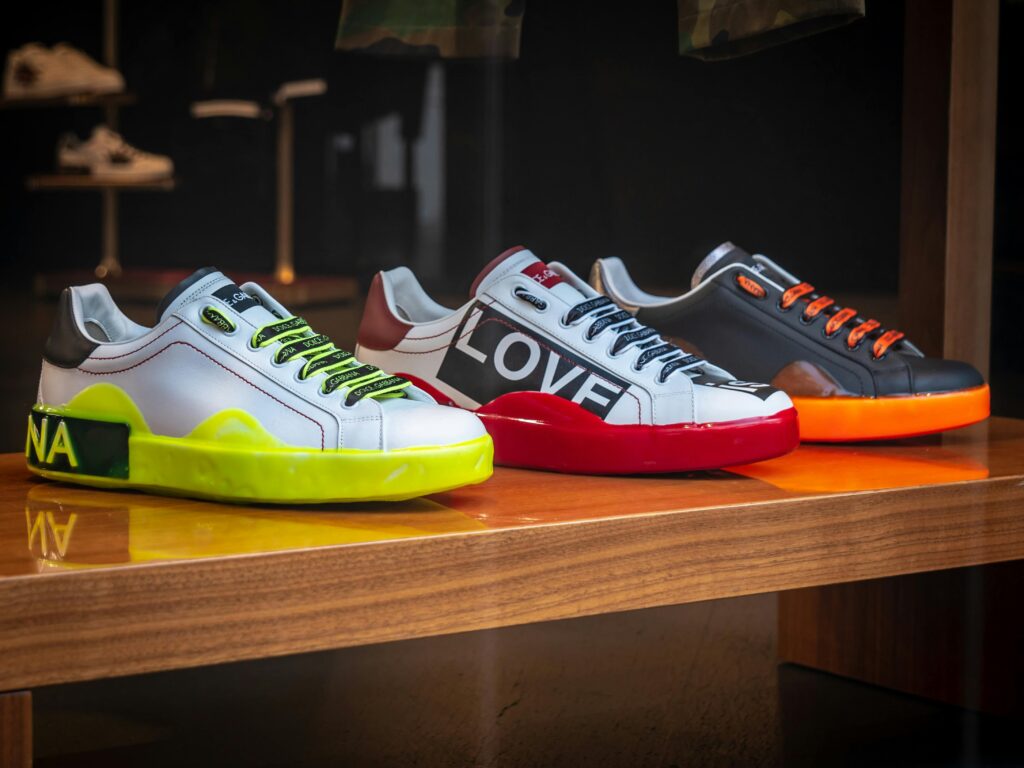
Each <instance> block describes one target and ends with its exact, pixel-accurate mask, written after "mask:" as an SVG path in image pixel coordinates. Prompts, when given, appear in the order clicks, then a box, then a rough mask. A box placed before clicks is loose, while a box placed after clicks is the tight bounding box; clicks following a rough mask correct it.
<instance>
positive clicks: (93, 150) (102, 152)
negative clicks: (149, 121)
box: [57, 125, 174, 181]
mask: <svg viewBox="0 0 1024 768" xmlns="http://www.w3.org/2000/svg"><path fill="white" fill-rule="evenodd" d="M57 167H58V169H59V170H60V172H61V173H82V174H88V175H90V176H92V177H93V178H95V179H98V180H107V181H110V180H122V181H160V180H162V179H169V178H171V176H173V175H174V163H173V162H172V161H171V158H169V157H167V156H166V155H154V154H151V153H149V152H143V151H142V150H141V149H136V148H135V147H133V146H132V145H131V144H129V143H128V142H127V141H125V140H124V138H123V137H122V136H121V134H119V133H117V132H116V131H112V130H110V129H109V128H108V127H107V126H105V125H97V126H96V127H95V128H94V129H93V131H92V136H90V137H89V139H88V140H87V141H82V140H81V139H79V138H78V136H76V135H75V134H73V133H66V134H64V135H63V136H62V137H61V138H60V140H59V141H58V142H57Z"/></svg>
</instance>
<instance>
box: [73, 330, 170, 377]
mask: <svg viewBox="0 0 1024 768" xmlns="http://www.w3.org/2000/svg"><path fill="white" fill-rule="evenodd" d="M183 324H184V322H183V321H182V320H179V321H178V322H176V323H175V324H174V325H172V326H171V327H170V328H168V329H167V330H166V331H164V332H163V333H161V334H160V335H159V336H154V337H153V338H152V339H150V340H149V341H147V342H146V343H145V344H143V345H142V346H141V347H136V348H135V349H133V350H132V351H131V352H125V353H124V354H123V355H114V356H113V357H90V358H88V359H89V360H120V359H121V358H122V357H128V356H129V355H134V354H135V353H136V352H139V351H140V350H143V349H145V348H146V347H148V346H149V345H150V344H153V343H155V342H156V340H157V339H159V338H161V337H163V336H166V335H167V334H168V333H170V332H171V331H173V330H174V329H175V328H177V327H178V326H179V325H183ZM86 373H88V371H86Z"/></svg>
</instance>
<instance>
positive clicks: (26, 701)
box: [0, 691, 32, 768]
mask: <svg viewBox="0 0 1024 768" xmlns="http://www.w3.org/2000/svg"><path fill="white" fill-rule="evenodd" d="M31 766H32V694H31V693H29V692H28V691H16V692H14V693H0V768H31Z"/></svg>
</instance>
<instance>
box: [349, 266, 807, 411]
mask: <svg viewBox="0 0 1024 768" xmlns="http://www.w3.org/2000/svg"><path fill="white" fill-rule="evenodd" d="M536 261H537V257H536V256H534V255H533V254H532V253H531V252H529V251H526V250H522V251H519V252H517V253H514V254H512V255H510V256H509V257H508V258H507V259H506V260H505V261H504V262H501V263H500V264H499V265H498V266H497V267H495V268H494V269H493V270H492V271H491V272H490V273H489V274H488V275H487V277H486V279H485V280H483V281H482V283H481V285H480V287H479V289H478V292H477V296H476V298H475V299H474V300H472V301H470V302H468V303H467V304H465V305H464V306H462V307H461V308H459V309H458V310H454V311H450V313H449V314H448V315H447V316H445V317H441V318H436V316H434V317H429V318H417V317H416V316H415V312H414V310H413V311H410V309H409V308H410V307H413V308H415V307H417V306H422V305H423V304H424V302H423V300H422V297H419V296H416V295H414V293H415V291H419V292H420V293H422V289H421V288H419V286H418V284H416V285H415V286H414V287H411V286H410V282H409V279H408V278H409V276H410V274H411V273H408V270H406V269H404V268H400V269H401V270H402V271H401V272H400V273H399V271H398V270H393V271H391V272H383V273H381V274H382V279H383V281H384V288H385V290H384V295H385V297H386V298H387V300H388V302H389V304H391V305H392V306H391V309H392V311H393V312H394V313H395V314H396V316H397V317H401V318H402V319H403V320H406V321H407V322H409V323H410V324H411V329H410V331H409V333H408V334H407V335H406V337H405V338H404V339H402V340H401V341H400V342H399V343H398V344H397V345H396V346H395V347H394V348H393V349H388V350H372V349H368V348H364V347H359V348H357V354H358V355H359V357H360V359H362V360H365V361H367V362H372V363H374V364H375V365H378V366H380V367H382V368H385V369H387V370H392V371H397V372H403V373H408V374H411V375H413V376H416V377H418V378H421V379H423V380H424V381H425V382H427V383H429V384H430V385H431V386H434V387H436V388H437V389H438V390H439V391H441V392H443V393H444V394H445V395H447V396H449V397H450V398H451V399H452V400H453V401H454V402H455V403H456V404H457V405H460V406H462V407H464V408H469V409H474V408H477V407H479V406H481V405H483V404H484V403H480V402H476V401H474V400H473V399H472V398H471V397H469V396H468V395H467V394H465V393H464V392H462V391H460V390H459V389H458V388H457V387H456V386H453V385H450V384H448V383H445V382H444V381H441V380H440V379H439V378H438V371H439V369H440V368H441V365H442V362H443V361H444V359H445V355H446V354H447V353H448V350H449V347H450V346H452V345H453V344H454V345H456V346H457V347H458V348H459V349H461V350H462V351H463V352H465V353H466V354H470V355H474V356H477V359H478V360H480V362H481V363H485V362H486V363H487V364H491V365H494V366H496V367H498V370H499V371H501V372H502V375H503V376H505V378H513V379H514V377H515V376H517V375H520V373H519V372H517V371H516V370H510V369H509V368H508V366H507V365H506V361H505V360H503V359H499V354H498V353H499V352H500V351H501V348H500V347H499V350H497V351H496V354H495V355H494V359H489V360H487V361H484V360H482V359H480V356H482V355H483V354H484V353H482V352H480V351H479V350H477V349H473V348H471V347H469V348H468V349H467V347H468V339H469V337H470V336H471V335H472V333H473V331H474V330H475V327H476V324H477V323H478V322H479V320H480V316H481V314H482V311H481V309H480V307H479V306H478V305H477V302H480V303H481V304H483V305H485V306H487V307H490V308H494V309H497V310H499V311H500V312H501V313H502V314H503V315H505V316H507V317H508V318H509V319H511V320H513V321H514V322H517V323H519V324H521V325H524V326H528V327H529V328H530V329H531V331H533V332H535V333H536V335H537V336H538V337H540V338H541V339H543V338H544V337H547V338H549V339H551V340H552V341H554V342H555V343H556V344H557V346H558V347H561V348H562V349H566V350H568V351H569V352H571V353H572V354H575V355H577V356H579V357H581V358H584V359H586V360H588V361H590V362H592V363H593V366H594V367H595V368H598V369H603V370H605V371H607V372H608V373H609V374H612V375H614V376H615V377H617V378H618V379H621V380H623V381H625V382H627V384H628V387H627V388H626V390H625V392H624V393H623V395H622V396H621V397H620V398H619V399H618V400H617V401H616V402H615V404H614V406H613V407H612V409H611V410H610V411H609V412H608V413H607V415H606V416H605V421H606V422H607V423H609V424H648V425H650V424H679V423H693V422H698V423H704V422H720V421H732V420H736V419H744V418H751V417H756V416H766V415H771V414H774V413H777V412H779V411H782V410H785V409H787V408H790V407H792V402H791V401H790V400H789V398H788V397H787V396H786V394H785V393H783V392H774V393H773V394H771V396H770V397H768V398H767V399H762V398H761V397H758V396H756V395H755V394H752V393H751V392H749V391H742V390H743V388H742V387H737V388H732V389H728V388H722V387H720V386H705V385H703V384H698V383H695V382H694V381H693V380H692V379H691V378H690V376H688V375H687V374H686V373H685V372H676V373H673V374H672V375H670V376H669V377H668V379H667V380H666V381H665V382H663V383H661V382H659V381H658V374H659V372H660V370H661V368H662V364H661V363H660V362H659V361H657V360H655V361H653V362H651V363H649V364H648V365H646V366H645V367H644V368H643V369H641V370H637V369H636V368H635V367H634V364H635V362H636V360H637V358H638V357H639V355H640V353H641V350H639V349H637V348H636V347H635V346H634V347H631V348H629V349H627V350H625V351H624V352H622V353H620V355H618V356H612V355H611V354H610V350H611V348H612V345H613V344H614V342H615V340H616V338H617V334H616V333H615V332H614V331H612V330H609V329H606V330H605V331H604V332H602V333H601V334H599V335H598V336H597V337H596V338H594V339H593V340H588V339H587V337H586V330H587V328H588V327H589V326H590V324H591V323H592V321H593V319H592V318H584V319H583V320H581V321H579V322H576V323H574V324H572V325H566V324H565V323H564V322H563V318H564V317H565V316H566V314H567V312H568V311H569V310H570V309H571V308H572V307H573V306H574V305H576V304H578V303H579V302H581V301H584V300H585V299H587V298H593V297H596V296H598V294H597V292H595V291H594V290H593V289H591V288H590V287H589V286H588V285H587V284H586V283H585V282H583V281H582V280H580V279H579V278H578V277H577V276H576V275H574V274H573V273H572V272H571V271H570V270H569V269H568V268H567V267H565V266H564V265H561V264H558V263H552V264H550V265H548V266H549V268H550V269H551V270H553V271H554V272H556V273H557V274H558V275H559V276H560V277H561V279H562V281H563V282H560V283H558V284H556V285H553V286H552V287H551V288H547V287H545V286H544V285H541V284H540V283H538V282H537V281H536V280H534V279H531V277H530V276H528V275H527V274H524V273H523V269H524V268H526V267H528V266H529V265H530V264H532V263H534V262H536ZM396 273H398V274H400V276H401V279H400V280H395V279H394V277H395V275H396ZM517 289H522V290H524V291H528V292H529V293H531V294H533V295H535V296H537V297H538V298H540V299H542V301H543V303H545V304H546V306H545V307H544V308H538V307H536V306H534V305H533V304H531V303H528V302H526V301H524V300H522V299H520V298H517V297H516V295H515V291H516V290H517ZM399 307H401V309H399ZM467 313H468V314H467ZM464 317H465V318H466V323H465V325H464V327H463V330H462V333H461V335H460V338H459V339H456V338H455V333H456V330H457V329H458V328H459V326H460V324H462V321H463V318H464ZM513 336H517V334H513ZM518 336H520V337H521V334H519V335H518ZM506 338H511V337H508V336H507V337H506ZM515 342H516V343H521V344H522V345H524V349H525V350H527V354H526V360H525V362H523V363H522V364H521V365H522V366H523V370H526V369H527V368H529V370H531V371H532V370H535V369H536V367H537V366H541V368H540V370H542V371H544V372H545V379H544V381H545V384H549V385H551V386H550V387H549V389H548V391H554V390H555V389H557V381H558V379H557V374H556V369H557V370H558V371H560V372H561V375H562V376H573V375H577V374H578V375H583V374H582V373H580V372H579V371H574V370H569V371H568V373H566V372H565V365H564V362H563V363H561V366H562V367H561V368H559V367H558V366H559V363H558V361H556V360H554V355H555V354H556V353H555V352H554V351H553V349H552V348H547V347H545V346H544V345H543V343H537V342H535V341H533V340H532V339H525V337H522V338H516V339H515ZM702 372H703V373H705V374H708V375H711V376H715V377H717V378H718V379H720V380H721V381H722V383H727V382H728V380H729V379H731V376H730V375H729V374H728V373H727V372H725V371H723V370H721V369H719V368H716V367H715V366H713V365H711V364H710V363H708V364H706V365H705V366H704V368H703V371H702ZM598 378H599V377H598ZM741 384H742V383H741ZM542 391H543V390H542ZM581 396H582V397H587V396H595V393H593V392H589V393H588V389H587V386H586V385H585V386H583V387H581V388H580V390H579V391H578V392H577V395H576V398H579V397H581ZM596 396H598V397H599V396H600V395H596ZM574 399H575V398H574ZM577 402H578V400H577Z"/></svg>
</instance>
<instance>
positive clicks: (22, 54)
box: [4, 43, 124, 99]
mask: <svg viewBox="0 0 1024 768" xmlns="http://www.w3.org/2000/svg"><path fill="white" fill-rule="evenodd" d="M123 90H124V77H123V76H122V75H121V73H120V72H118V71H117V70H116V69H113V68H112V67H105V66H103V65H102V64H100V63H99V62H97V61H95V60H94V59H92V58H91V57H89V56H88V55H86V54H85V53H83V52H82V51H80V50H78V49H77V48H75V47H74V46H72V45H68V44H67V43H58V44H57V45H55V46H54V47H53V48H46V47H45V46H43V45H40V44H39V43H28V44H27V45H23V46H22V47H21V48H17V49H15V50H13V51H9V52H8V54H7V64H6V66H5V67H4V97H5V98H8V99H49V98H55V97H58V96H77V95H80V94H97V95H99V94H108V93H120V92H121V91H123Z"/></svg>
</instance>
